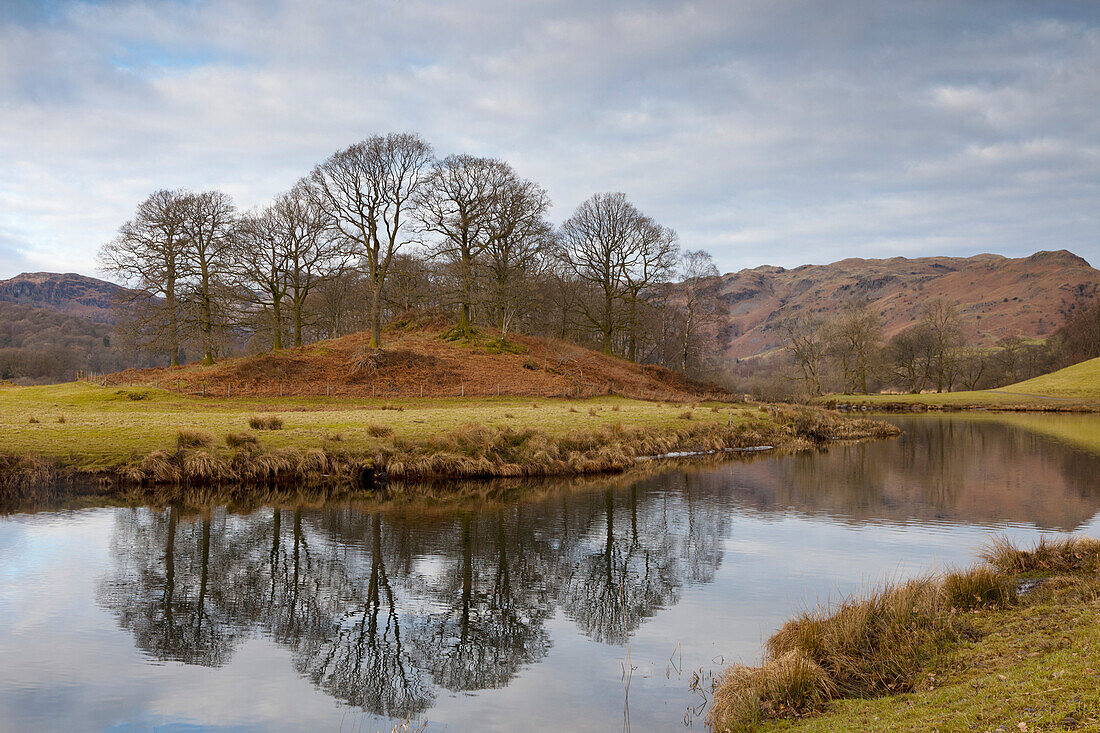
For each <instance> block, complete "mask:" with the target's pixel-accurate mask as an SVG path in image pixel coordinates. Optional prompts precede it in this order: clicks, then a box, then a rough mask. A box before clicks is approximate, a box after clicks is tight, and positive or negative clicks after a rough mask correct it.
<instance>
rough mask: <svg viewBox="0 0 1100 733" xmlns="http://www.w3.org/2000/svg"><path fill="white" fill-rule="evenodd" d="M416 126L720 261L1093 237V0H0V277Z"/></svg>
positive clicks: (89, 259)
mask: <svg viewBox="0 0 1100 733" xmlns="http://www.w3.org/2000/svg"><path fill="white" fill-rule="evenodd" d="M394 130H396V131H402V130H415V131H418V132H420V133H421V134H422V135H423V136H424V137H426V138H427V139H428V140H430V141H431V142H432V143H433V145H434V146H435V148H436V150H437V152H438V153H440V154H447V153H452V152H470V153H475V154H478V155H487V156H498V157H503V158H506V159H507V160H508V161H510V162H511V163H512V164H513V165H514V166H515V167H516V169H517V170H518V172H519V173H520V174H521V175H523V176H526V177H528V178H532V179H534V180H536V181H538V182H540V183H541V184H542V185H543V186H545V187H546V188H547V189H548V190H549V192H550V195H551V196H552V198H553V200H554V205H555V206H554V211H553V216H554V219H555V220H557V221H560V220H561V219H563V218H565V217H566V216H568V214H569V212H570V211H571V210H572V209H573V207H575V206H576V205H577V204H578V203H579V202H580V201H581V200H583V199H584V198H585V197H587V196H588V195H590V194H592V193H594V192H596V191H611V190H618V191H624V192H626V193H627V194H628V195H629V196H630V197H631V199H632V200H633V201H634V202H635V203H636V204H637V205H638V206H639V207H640V208H641V209H642V210H643V211H645V212H647V213H649V214H651V215H652V216H654V217H655V218H657V219H658V220H659V221H661V222H662V223H664V224H666V225H668V226H671V227H673V228H674V229H676V230H677V231H678V232H679V233H680V236H681V240H682V243H683V244H684V246H687V247H690V248H698V247H702V248H705V249H708V250H710V251H711V252H712V253H713V254H714V256H715V258H716V259H717V261H718V263H719V265H720V267H721V269H723V270H724V271H730V270H736V269H739V268H742V267H754V266H757V265H760V264H777V265H783V266H795V265H799V264H803V263H807V262H814V263H819V262H830V261H833V260H838V259H842V258H844V257H853V256H856V257H891V256H896V255H904V256H920V255H929V254H950V255H970V254H975V253H979V252H997V253H1002V254H1006V255H1014V256H1018V255H1024V254H1030V253H1031V252H1034V251H1036V250H1040V249H1063V248H1064V249H1069V250H1071V251H1073V252H1076V253H1077V254H1080V255H1081V256H1083V257H1085V258H1086V259H1088V260H1089V261H1090V262H1091V263H1092V264H1093V265H1100V227H1098V224H1100V3H1097V2H1093V1H1091V0H1085V1H1083V2H1075V3H1072V2H1065V3H1059V2H1049V1H1044V2H1041V3H1040V2H1033V1H1032V0H1024V1H1022V2H1018V3H1013V2H995V1H993V0H988V1H979V0H974V1H973V2H967V3H959V2H957V0H945V1H944V2H935V1H930V0H912V1H911V2H889V1H888V0H867V1H866V2H857V1H851V2H828V3H824V2H820V1H819V0H804V1H790V2H787V1H784V0H736V1H733V0H718V1H716V2H637V1H634V2H622V3H614V2H605V3H600V2H592V1H591V0H546V1H545V2H538V1H533V2H522V1H521V0H474V1H472V2H462V3H460V2H446V1H445V0H437V1H436V2H428V1H426V0H355V1H349V2H335V1H333V2H328V1H326V0H242V1H241V2H233V1H232V0H218V1H215V0H208V1H206V2H202V1H180V2H172V1H169V0H165V1H164V2H156V1H153V0H146V1H145V2H129V1H126V0H122V1H119V2H113V1H110V0H108V1H105V2H64V1H62V0H0V277H8V276H11V275H13V274H15V273H18V272H20V271H23V270H61V271H78V272H85V273H89V274H91V273H93V272H94V267H95V253H96V251H97V249H98V248H99V246H100V245H101V244H102V243H103V242H105V241H107V240H109V239H110V238H111V237H112V236H113V234H114V232H115V231H116V230H117V228H118V226H119V224H121V223H122V222H123V221H124V220H125V219H127V218H128V217H129V216H130V215H131V214H132V212H133V210H134V207H135V206H136V204H137V203H138V202H139V201H140V200H141V199H142V198H143V197H144V196H146V195H147V194H148V193H149V192H151V191H152V190H154V189H158V188H177V187H187V188H193V189H208V188H218V189H222V190H224V191H226V192H228V193H230V194H232V195H233V197H234V198H235V199H236V201H237V202H238V204H239V205H240V206H241V207H243V208H248V207H252V206H257V205H261V204H263V203H264V202H265V201H266V200H268V199H269V198H270V197H271V196H272V195H274V194H276V193H278V192H280V191H282V190H285V189H286V188H288V187H290V186H291V185H292V184H293V182H294V181H295V180H296V179H297V178H298V177H299V176H301V175H303V174H305V173H307V172H308V171H309V169H310V168H311V167H312V166H313V165H314V164H315V163H316V162H318V161H320V160H321V159H323V158H325V157H326V156H327V155H329V154H330V153H332V152H333V151H335V150H336V149H338V148H340V147H343V146H346V145H348V144H350V143H352V142H355V141H356V140H359V139H362V138H363V137H366V136H368V135H370V134H373V133H376V132H387V131H394Z"/></svg>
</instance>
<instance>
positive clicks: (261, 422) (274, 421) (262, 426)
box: [248, 415, 283, 430]
mask: <svg viewBox="0 0 1100 733" xmlns="http://www.w3.org/2000/svg"><path fill="white" fill-rule="evenodd" d="M248 426H249V427H250V428H252V429H253V430H282V429H283V419H282V418H281V417H279V416H278V415H253V416H252V417H250V418H248Z"/></svg>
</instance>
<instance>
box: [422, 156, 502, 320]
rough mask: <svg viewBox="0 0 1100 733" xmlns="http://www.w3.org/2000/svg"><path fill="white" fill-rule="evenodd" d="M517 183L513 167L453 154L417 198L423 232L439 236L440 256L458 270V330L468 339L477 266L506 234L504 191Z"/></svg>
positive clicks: (436, 169) (436, 247) (440, 163)
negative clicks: (502, 214)
mask: <svg viewBox="0 0 1100 733" xmlns="http://www.w3.org/2000/svg"><path fill="white" fill-rule="evenodd" d="M515 181H516V176H515V173H514V172H513V171H512V168H511V166H509V165H508V164H507V163H504V162H503V161H499V160H493V159H491V158H478V157H475V156H473V155H449V156H447V157H446V158H444V159H443V160H440V161H437V162H436V163H435V165H434V166H433V167H432V172H431V176H430V178H429V183H428V185H427V186H426V187H425V189H424V191H423V193H422V195H421V196H420V197H419V199H418V210H419V215H420V221H421V225H422V228H423V230H424V231H425V232H426V233H430V234H433V235H435V236H436V242H435V243H434V247H433V251H434V254H435V256H437V257H440V258H442V259H445V260H447V261H449V262H450V263H451V264H453V265H454V267H455V268H456V270H457V279H458V288H457V290H458V293H457V296H458V297H457V301H458V306H459V308H458V326H457V331H458V332H459V333H460V334H462V335H463V336H466V337H469V335H470V334H471V333H472V326H471V325H470V323H471V320H472V315H471V311H472V308H473V305H474V301H475V292H474V291H475V286H476V271H475V268H476V266H477V264H478V262H479V261H480V258H481V256H482V254H483V253H484V252H485V250H486V249H487V248H488V247H489V245H490V242H491V241H492V240H493V239H494V238H495V237H499V236H501V233H502V230H501V222H499V221H498V220H497V219H498V215H499V212H498V208H499V206H500V203H501V200H502V199H503V198H504V197H505V196H506V194H505V189H506V188H507V187H509V186H513V185H515Z"/></svg>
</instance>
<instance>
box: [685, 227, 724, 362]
mask: <svg viewBox="0 0 1100 733" xmlns="http://www.w3.org/2000/svg"><path fill="white" fill-rule="evenodd" d="M718 275H719V273H718V268H717V267H716V266H715V264H714V258H713V257H711V256H710V253H709V252H706V251H704V250H701V249H693V250H688V251H687V252H684V254H683V255H682V256H681V257H680V280H681V285H680V288H681V291H682V292H683V302H682V305H681V308H682V309H683V312H684V326H683V333H682V335H681V340H680V370H681V371H683V372H687V371H688V362H689V359H690V356H691V353H692V351H693V350H695V349H696V345H697V342H698V339H699V333H700V332H701V331H702V329H704V328H705V327H706V326H708V325H710V324H712V323H714V322H716V321H717V320H718V319H719V318H720V317H721V315H722V312H723V310H724V309H723V307H722V301H721V300H719V299H718V298H717V297H715V296H714V295H713V289H712V288H711V287H710V282H709V281H710V280H711V278H716V277H718Z"/></svg>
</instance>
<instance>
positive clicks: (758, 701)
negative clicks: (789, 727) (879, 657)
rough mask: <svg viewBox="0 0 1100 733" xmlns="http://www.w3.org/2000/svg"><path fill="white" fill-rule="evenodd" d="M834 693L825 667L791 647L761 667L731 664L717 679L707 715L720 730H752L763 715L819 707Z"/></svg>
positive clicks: (774, 715) (797, 711)
mask: <svg viewBox="0 0 1100 733" xmlns="http://www.w3.org/2000/svg"><path fill="white" fill-rule="evenodd" d="M835 696H836V686H835V685H834V684H833V681H832V680H831V679H829V675H828V674H826V673H825V670H823V669H822V668H821V667H820V666H819V665H817V664H816V663H814V662H813V661H812V660H810V659H807V658H806V657H805V656H803V655H802V654H800V653H799V652H797V651H791V652H788V653H786V654H784V655H783V656H781V657H778V658H776V659H773V660H771V661H769V662H766V663H765V664H764V665H763V666H761V667H745V666H742V665H734V666H733V667H730V668H729V669H728V670H727V671H726V672H725V674H724V675H722V677H721V678H720V679H719V680H718V686H717V688H716V689H715V693H714V700H713V701H712V705H711V710H710V713H709V715H710V719H711V720H712V721H718V722H720V724H721V726H722V727H721V730H723V731H751V730H756V727H757V726H758V725H759V724H760V723H761V722H763V720H765V719H766V718H775V717H781V716H783V715H789V714H802V713H805V712H808V711H810V710H818V709H820V708H821V707H822V706H824V704H825V703H826V702H828V701H829V700H830V699H832V698H833V697H835ZM715 729H717V727H715Z"/></svg>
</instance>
